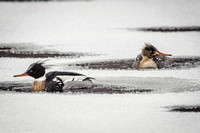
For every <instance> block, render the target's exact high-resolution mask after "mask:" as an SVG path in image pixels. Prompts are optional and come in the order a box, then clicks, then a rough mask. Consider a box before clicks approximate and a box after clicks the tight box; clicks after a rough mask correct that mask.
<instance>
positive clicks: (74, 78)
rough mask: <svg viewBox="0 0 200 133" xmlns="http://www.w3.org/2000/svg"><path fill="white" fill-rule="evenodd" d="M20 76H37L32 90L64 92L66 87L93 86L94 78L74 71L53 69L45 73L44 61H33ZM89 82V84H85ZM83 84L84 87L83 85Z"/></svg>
mask: <svg viewBox="0 0 200 133" xmlns="http://www.w3.org/2000/svg"><path fill="white" fill-rule="evenodd" d="M19 76H31V77H33V78H35V81H33V83H32V85H31V91H33V92H36V91H47V92H62V91H63V90H65V89H71V88H73V87H74V88H77V85H78V87H79V88H91V87H92V86H93V82H92V81H91V79H92V78H89V77H86V76H85V75H83V74H79V73H74V72H60V71H52V72H48V73H47V74H45V68H44V67H43V66H42V63H38V62H36V63H33V64H31V65H30V67H29V68H28V70H27V71H26V72H25V73H24V74H21V75H15V76H14V77H19ZM85 83H87V86H86V85H85ZM81 84H83V87H82V86H81Z"/></svg>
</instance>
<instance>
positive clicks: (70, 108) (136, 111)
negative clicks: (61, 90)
mask: <svg viewBox="0 0 200 133" xmlns="http://www.w3.org/2000/svg"><path fill="white" fill-rule="evenodd" d="M199 95H200V94H199V92H195V93H189V92H187V93H168V94H151V95H148V94H126V95H124V94H114V95H108V94H104V95H99V94H96V95H84V94H78V95H70V94H68V95H64V94H44V93H42V94H41V93H35V94H30V93H29V94H28V93H17V94H13V93H8V92H7V93H4V94H2V93H1V94H0V100H1V113H0V116H1V120H0V127H1V131H3V132H5V133H6V132H9V133H10V132H73V133H76V132H80V131H81V132H97V133H99V132H105V133H109V132H117V133H118V132H119V133H120V132H126V133H131V132H139V133H144V132H156V133H160V132H162V133H170V132H177V133H178V132H183V133H188V132H192V133H198V131H199V129H200V127H199V124H198V122H199V114H198V113H176V112H170V111H169V110H168V109H167V108H165V107H166V106H175V105H176V106H177V105H179V106H184V105H195V106H198V105H199V100H200V98H199Z"/></svg>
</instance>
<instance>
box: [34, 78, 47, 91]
mask: <svg viewBox="0 0 200 133" xmlns="http://www.w3.org/2000/svg"><path fill="white" fill-rule="evenodd" d="M31 91H33V92H36V91H45V77H40V78H37V79H35V81H33V83H32V85H31Z"/></svg>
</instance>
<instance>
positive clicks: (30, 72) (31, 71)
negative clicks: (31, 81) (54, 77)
mask: <svg viewBox="0 0 200 133" xmlns="http://www.w3.org/2000/svg"><path fill="white" fill-rule="evenodd" d="M42 64H43V62H35V63H33V64H31V65H30V66H29V67H28V69H27V70H26V72H25V73H23V74H20V75H14V77H21V76H31V77H33V78H35V79H37V78H40V77H42V76H44V74H45V67H44V66H42Z"/></svg>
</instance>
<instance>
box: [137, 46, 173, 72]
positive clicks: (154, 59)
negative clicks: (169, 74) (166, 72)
mask: <svg viewBox="0 0 200 133" xmlns="http://www.w3.org/2000/svg"><path fill="white" fill-rule="evenodd" d="M166 56H172V55H171V54H164V53H161V52H160V51H158V49H157V48H156V47H154V46H153V45H152V44H147V43H145V47H144V48H143V49H142V53H141V54H139V55H138V56H137V58H136V60H135V61H134V63H133V67H134V68H136V69H146V68H165V67H168V66H169V65H170V64H171V61H170V58H168V57H166Z"/></svg>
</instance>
